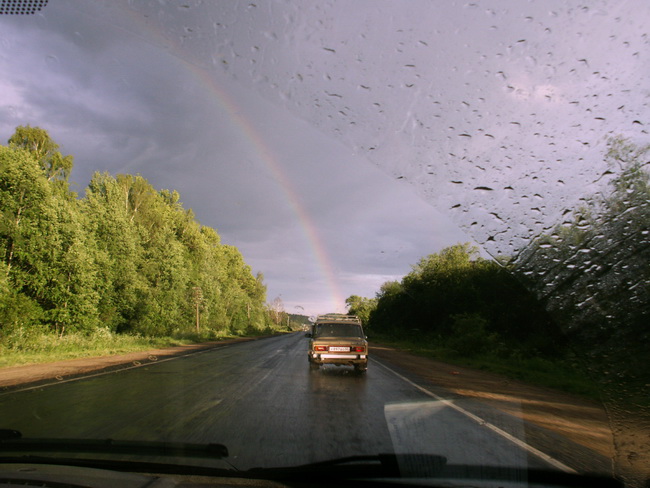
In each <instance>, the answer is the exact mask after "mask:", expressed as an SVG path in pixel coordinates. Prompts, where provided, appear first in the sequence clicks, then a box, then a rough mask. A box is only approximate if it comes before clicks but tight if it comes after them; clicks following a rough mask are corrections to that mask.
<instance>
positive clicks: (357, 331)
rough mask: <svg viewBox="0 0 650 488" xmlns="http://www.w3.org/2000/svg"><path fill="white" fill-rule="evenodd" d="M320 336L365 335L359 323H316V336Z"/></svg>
mask: <svg viewBox="0 0 650 488" xmlns="http://www.w3.org/2000/svg"><path fill="white" fill-rule="evenodd" d="M318 337H363V333H362V332H361V327H359V326H358V325H350V324H316V325H315V326H314V338H318Z"/></svg>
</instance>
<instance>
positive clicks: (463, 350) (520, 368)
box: [347, 243, 598, 398]
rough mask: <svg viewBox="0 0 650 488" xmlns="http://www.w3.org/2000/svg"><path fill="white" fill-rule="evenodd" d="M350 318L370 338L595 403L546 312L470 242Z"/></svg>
mask: <svg viewBox="0 0 650 488" xmlns="http://www.w3.org/2000/svg"><path fill="white" fill-rule="evenodd" d="M347 305H348V308H349V312H350V313H353V314H355V315H359V316H360V317H361V318H362V319H363V320H364V323H365V324H366V330H367V333H368V335H369V336H370V339H371V340H373V341H374V342H379V343H383V344H386V345H391V346H394V347H397V348H399V349H402V350H407V351H410V352H413V353H415V354H419V355H423V356H426V357H430V358H432V359H437V360H440V361H444V362H448V363H452V364H458V365H463V366H469V367H473V368H476V369H482V370H488V371H492V372H496V373H500V374H504V375H506V376H508V377H511V378H515V379H519V380H522V381H526V382H528V383H531V384H536V385H541V386H547V387H552V388H557V389H561V390H564V391H568V392H571V393H576V394H580V395H585V396H589V397H592V398H597V397H598V389H597V388H596V385H595V383H594V382H593V381H592V380H591V379H590V378H589V375H588V374H587V371H586V367H585V365H583V364H581V362H580V361H579V360H578V359H577V357H578V356H577V355H576V353H575V352H574V351H573V350H572V349H571V348H569V347H568V344H567V339H566V336H565V335H564V334H563V333H562V332H561V330H560V329H559V327H558V326H557V324H556V322H555V321H554V320H553V318H552V317H551V316H550V314H548V313H547V312H546V310H545V309H544V307H543V305H542V304H541V303H540V302H539V301H538V300H537V299H536V298H535V296H534V295H533V294H532V293H531V292H530V291H528V290H527V289H526V288H525V287H524V286H523V285H522V284H521V283H520V282H518V281H517V280H516V279H515V278H514V277H513V275H512V273H511V272H510V271H509V270H508V269H507V268H506V267H504V266H502V265H500V264H498V263H496V262H494V261H491V260H487V259H483V258H481V257H480V256H479V250H478V249H477V248H476V247H474V246H472V245H471V244H469V243H465V244H456V245H454V246H450V247H448V248H446V249H443V250H442V251H441V252H439V253H436V254H431V255H429V256H426V257H424V258H422V259H420V261H419V262H418V263H416V264H415V265H414V266H413V267H412V271H411V272H410V273H409V274H407V275H406V276H404V278H402V280H401V281H391V282H387V283H384V284H383V285H382V286H381V288H380V290H379V291H378V293H377V295H376V297H375V298H372V299H369V298H364V297H358V296H351V297H349V298H348V299H347Z"/></svg>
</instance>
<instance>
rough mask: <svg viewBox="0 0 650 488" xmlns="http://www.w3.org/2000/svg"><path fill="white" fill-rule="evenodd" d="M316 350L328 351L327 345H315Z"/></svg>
mask: <svg viewBox="0 0 650 488" xmlns="http://www.w3.org/2000/svg"><path fill="white" fill-rule="evenodd" d="M314 351H327V346H314Z"/></svg>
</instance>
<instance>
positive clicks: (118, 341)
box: [0, 329, 235, 368]
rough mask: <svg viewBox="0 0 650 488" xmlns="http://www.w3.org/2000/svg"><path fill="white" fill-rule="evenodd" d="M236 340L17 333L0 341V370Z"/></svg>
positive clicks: (222, 336)
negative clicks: (199, 343)
mask: <svg viewBox="0 0 650 488" xmlns="http://www.w3.org/2000/svg"><path fill="white" fill-rule="evenodd" d="M230 337H235V336H234V335H232V334H230V333H223V334H220V333H214V332H212V333H204V334H196V332H193V333H185V334H181V333H178V334H174V336H173V337H142V336H137V335H125V334H116V333H114V332H111V331H110V330H108V329H98V330H95V331H93V332H92V333H90V334H82V333H70V334H64V335H62V336H60V335H57V334H53V333H49V332H44V331H39V330H29V329H18V330H16V331H14V332H13V333H12V334H11V335H8V336H4V337H2V338H0V368H3V367H8V366H19V365H23V364H36V363H49V362H53V361H61V360H65V359H76V358H84V357H97V356H111V355H116V354H125V353H130V352H139V351H147V350H149V349H158V348H163V347H172V346H180V345H187V344H194V343H198V342H206V341H211V340H219V339H225V338H230Z"/></svg>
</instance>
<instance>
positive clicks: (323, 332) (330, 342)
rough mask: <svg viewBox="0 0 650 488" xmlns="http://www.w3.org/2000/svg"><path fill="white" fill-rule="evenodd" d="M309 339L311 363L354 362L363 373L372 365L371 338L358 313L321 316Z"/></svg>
mask: <svg viewBox="0 0 650 488" xmlns="http://www.w3.org/2000/svg"><path fill="white" fill-rule="evenodd" d="M306 335H307V337H309V338H310V340H309V355H308V359H309V366H310V368H311V369H312V370H316V369H318V368H320V366H321V365H322V364H334V365H336V366H353V367H354V369H355V371H357V372H359V373H363V372H365V371H366V370H367V368H368V341H367V340H366V336H365V334H364V332H363V327H362V326H361V320H359V318H358V317H356V316H354V315H342V314H328V315H320V316H318V317H317V319H316V322H315V323H314V325H313V327H312V331H311V333H308V334H306Z"/></svg>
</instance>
